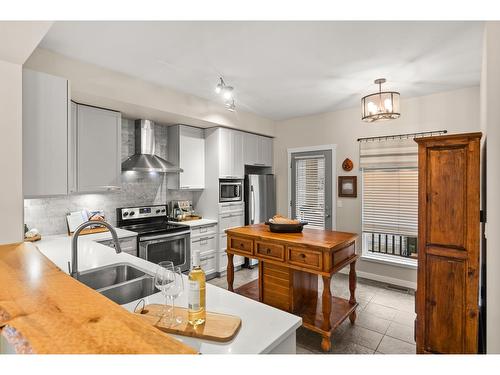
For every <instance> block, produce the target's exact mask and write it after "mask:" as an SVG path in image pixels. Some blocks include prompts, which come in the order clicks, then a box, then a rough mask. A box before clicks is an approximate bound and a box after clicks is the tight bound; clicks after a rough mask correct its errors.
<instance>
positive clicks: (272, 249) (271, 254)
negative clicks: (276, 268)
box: [255, 241, 285, 260]
mask: <svg viewBox="0 0 500 375" xmlns="http://www.w3.org/2000/svg"><path fill="white" fill-rule="evenodd" d="M255 255H260V256H261V257H263V258H269V259H277V260H285V247H284V246H283V245H277V244H272V243H265V242H259V241H255Z"/></svg>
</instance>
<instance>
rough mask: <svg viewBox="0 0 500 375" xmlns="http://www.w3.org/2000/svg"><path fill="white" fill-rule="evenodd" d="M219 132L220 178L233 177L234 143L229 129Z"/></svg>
mask: <svg viewBox="0 0 500 375" xmlns="http://www.w3.org/2000/svg"><path fill="white" fill-rule="evenodd" d="M218 132H219V177H222V178H224V177H232V168H233V157H232V154H233V143H232V138H231V133H230V130H229V129H224V128H220V129H218Z"/></svg>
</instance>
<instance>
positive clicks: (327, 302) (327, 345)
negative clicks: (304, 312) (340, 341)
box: [321, 276, 332, 352]
mask: <svg viewBox="0 0 500 375" xmlns="http://www.w3.org/2000/svg"><path fill="white" fill-rule="evenodd" d="M322 278H323V295H322V301H321V305H322V307H323V326H322V330H323V331H325V332H324V333H323V334H322V336H323V338H322V340H321V349H322V350H323V351H324V352H329V351H330V349H331V348H332V343H331V341H330V330H331V328H332V326H331V324H330V315H331V313H332V293H331V291H330V283H331V280H332V278H331V276H323V277H322Z"/></svg>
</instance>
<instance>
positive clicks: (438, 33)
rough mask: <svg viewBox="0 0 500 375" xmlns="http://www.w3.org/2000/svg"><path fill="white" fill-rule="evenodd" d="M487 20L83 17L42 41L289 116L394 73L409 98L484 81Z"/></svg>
mask: <svg viewBox="0 0 500 375" xmlns="http://www.w3.org/2000/svg"><path fill="white" fill-rule="evenodd" d="M482 34H483V23H482V22H469V21H467V22H445V21H443V22H441V21H440V22H431V21H426V22H414V21H408V22H399V21H398V22H393V21H384V22H382V21H359V22H354V21H352V22H341V21H324V22H314V21H272V22H264V21H259V22H257V21H244V22H241V21H224V22H222V21H201V22H200V21H192V22H186V21H182V22H181V21H140V22H139V21H126V22H125V21H113V22H112V21H95V22H94V21H92V22H90V21H74V22H56V23H55V24H54V25H53V26H52V28H51V29H50V31H49V32H48V34H47V35H46V36H45V38H44V39H43V41H42V43H41V47H43V48H47V49H50V50H53V51H55V52H58V53H61V54H63V55H66V56H69V57H72V58H75V59H77V60H81V61H85V62H89V63H93V64H96V65H99V66H102V67H106V68H109V69H113V70H116V71H119V72H122V73H126V74H129V75H131V76H134V77H137V78H140V79H143V80H146V81H150V82H154V83H156V84H160V85H164V86H167V87H170V88H172V89H174V90H178V91H181V92H184V93H188V94H192V95H196V96H199V97H202V98H205V99H208V100H212V101H218V100H220V98H219V97H218V96H217V95H216V94H215V92H214V87H215V85H216V83H217V81H218V76H219V75H222V76H223V77H224V79H225V81H226V82H227V83H228V84H230V85H232V86H234V87H235V97H236V105H237V109H238V108H241V109H243V110H247V111H251V112H254V113H256V114H258V115H260V116H263V117H266V118H270V119H274V120H283V119H288V118H292V117H298V116H304V115H310V114H315V113H322V112H329V111H334V110H338V109H343V108H348V107H353V106H357V105H359V100H360V98H361V97H362V96H364V95H366V94H369V93H371V92H373V91H374V90H376V89H377V87H376V86H375V85H374V84H373V80H374V79H376V78H379V77H385V78H387V80H388V83H387V84H386V85H384V88H386V89H394V90H397V91H399V92H400V93H401V98H402V99H404V98H405V97H412V96H420V95H426V94H430V93H433V92H439V91H446V90H453V89H457V88H462V87H469V86H474V85H478V84H479V79H480V69H481V56H482Z"/></svg>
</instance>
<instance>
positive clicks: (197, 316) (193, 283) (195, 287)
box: [188, 251, 206, 326]
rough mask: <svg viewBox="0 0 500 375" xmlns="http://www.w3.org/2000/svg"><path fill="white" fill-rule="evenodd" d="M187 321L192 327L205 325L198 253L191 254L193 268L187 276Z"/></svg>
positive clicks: (201, 273) (203, 297) (202, 275)
mask: <svg viewBox="0 0 500 375" xmlns="http://www.w3.org/2000/svg"><path fill="white" fill-rule="evenodd" d="M188 280H189V281H188V283H189V293H188V321H189V324H192V325H194V326H197V325H200V324H203V323H205V318H206V310H205V306H206V305H205V272H203V270H202V269H201V267H200V252H199V251H196V252H195V253H194V254H193V267H192V269H191V272H189V276H188Z"/></svg>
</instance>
